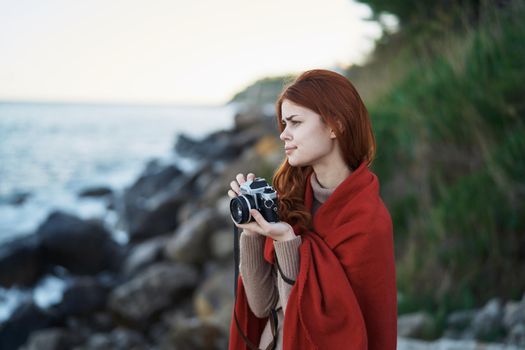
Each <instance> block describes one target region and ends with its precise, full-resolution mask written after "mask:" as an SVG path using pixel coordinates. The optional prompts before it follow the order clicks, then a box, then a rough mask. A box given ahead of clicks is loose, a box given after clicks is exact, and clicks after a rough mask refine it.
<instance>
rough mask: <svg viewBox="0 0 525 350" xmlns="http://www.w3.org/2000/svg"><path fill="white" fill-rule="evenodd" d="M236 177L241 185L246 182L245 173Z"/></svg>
mask: <svg viewBox="0 0 525 350" xmlns="http://www.w3.org/2000/svg"><path fill="white" fill-rule="evenodd" d="M235 178H236V179H237V182H238V183H239V185H242V184H243V183H245V182H246V180H245V179H244V174H237V176H235Z"/></svg>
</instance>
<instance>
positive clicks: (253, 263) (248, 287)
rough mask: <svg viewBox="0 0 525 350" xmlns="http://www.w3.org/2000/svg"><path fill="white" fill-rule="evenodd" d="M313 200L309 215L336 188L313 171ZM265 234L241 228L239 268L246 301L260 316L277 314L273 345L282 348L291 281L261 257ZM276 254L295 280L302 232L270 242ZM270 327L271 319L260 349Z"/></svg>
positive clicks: (268, 339) (267, 339)
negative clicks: (247, 232) (248, 232)
mask: <svg viewBox="0 0 525 350" xmlns="http://www.w3.org/2000/svg"><path fill="white" fill-rule="evenodd" d="M310 179H311V181H310V183H311V185H312V189H313V194H314V203H313V207H312V215H314V214H315V212H316V211H317V209H318V208H319V207H320V206H321V204H323V203H324V202H325V201H326V199H327V198H328V197H329V196H330V195H331V194H332V193H333V192H334V190H335V188H323V187H322V186H321V185H320V184H319V182H318V181H317V177H316V176H315V173H313V174H312V176H311V177H310ZM265 239H266V237H265V236H262V235H257V236H247V235H245V234H244V232H242V233H241V237H240V263H239V271H240V274H241V278H242V281H243V284H244V288H245V291H246V297H247V299H248V305H249V306H250V309H251V310H252V312H253V313H254V314H255V316H257V317H259V318H263V317H266V316H268V315H269V314H270V310H271V309H272V308H275V309H276V310H277V317H278V322H279V323H278V324H279V327H278V337H277V346H276V349H278V350H281V349H282V346H283V338H282V329H283V322H284V314H285V312H286V304H287V302H288V297H289V295H290V291H291V290H292V287H293V285H290V284H288V283H287V282H285V281H284V279H283V278H282V277H281V275H280V273H279V272H277V271H276V269H275V268H274V267H273V265H271V264H268V263H267V262H266V260H264V242H265ZM273 245H274V248H275V254H276V257H277V260H278V261H279V266H280V267H281V270H282V272H283V274H284V275H285V277H287V278H288V279H291V280H293V281H295V280H296V279H297V275H298V274H299V265H300V264H299V263H300V261H299V247H300V245H301V236H297V237H295V238H293V239H291V240H289V241H284V242H278V241H274V242H273ZM272 339H273V336H272V330H271V327H270V320H268V323H267V324H266V327H265V328H264V330H263V333H262V335H261V339H260V342H259V349H265V348H266V347H267V346H268V345H269V344H270V343H271V341H272Z"/></svg>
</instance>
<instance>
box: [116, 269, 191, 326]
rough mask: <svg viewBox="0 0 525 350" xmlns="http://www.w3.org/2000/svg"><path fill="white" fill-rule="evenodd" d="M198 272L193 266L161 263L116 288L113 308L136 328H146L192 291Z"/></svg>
mask: <svg viewBox="0 0 525 350" xmlns="http://www.w3.org/2000/svg"><path fill="white" fill-rule="evenodd" d="M197 283H198V273H197V271H196V269H195V268H193V267H192V266H190V265H184V264H173V263H158V264H155V265H152V266H149V267H148V268H147V269H145V270H144V271H143V272H141V273H139V274H138V275H137V276H136V277H134V278H133V279H132V280H130V281H129V282H126V283H125V284H123V285H120V286H119V287H117V288H116V289H114V290H113V291H112V292H111V294H110V297H109V307H110V309H111V310H112V311H113V312H114V313H116V314H117V315H119V316H120V317H122V318H123V319H124V320H126V321H129V322H130V323H132V324H133V325H135V326H137V327H144V326H146V325H147V324H148V321H149V320H150V319H152V318H153V317H154V316H156V315H157V314H158V313H159V312H160V311H162V310H165V309H167V308H169V307H170V306H172V305H173V304H175V303H176V301H177V300H178V299H181V298H183V297H184V296H185V295H186V294H188V293H190V292H191V291H193V289H194V288H195V287H196V286H197Z"/></svg>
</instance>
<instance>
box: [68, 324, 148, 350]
mask: <svg viewBox="0 0 525 350" xmlns="http://www.w3.org/2000/svg"><path fill="white" fill-rule="evenodd" d="M147 349H148V350H149V349H151V347H150V346H149V345H148V344H147V342H146V340H145V339H144V337H143V336H142V335H141V334H140V333H139V332H137V331H133V330H129V329H124V328H117V329H115V330H113V331H112V332H110V333H95V334H93V335H92V336H90V337H89V339H88V340H87V341H86V342H85V343H84V344H82V345H80V346H77V347H75V348H74V350H147Z"/></svg>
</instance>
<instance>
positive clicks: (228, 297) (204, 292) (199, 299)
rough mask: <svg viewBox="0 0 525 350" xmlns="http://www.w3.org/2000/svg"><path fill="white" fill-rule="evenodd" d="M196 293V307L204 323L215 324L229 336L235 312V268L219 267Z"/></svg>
mask: <svg viewBox="0 0 525 350" xmlns="http://www.w3.org/2000/svg"><path fill="white" fill-rule="evenodd" d="M208 275H209V277H208V278H207V279H206V280H205V281H204V283H202V284H201V285H200V286H199V288H198V289H197V291H196V292H195V297H194V305H195V311H196V314H197V317H198V318H199V320H201V321H202V322H205V323H208V324H213V325H215V326H216V327H218V328H220V329H221V331H222V332H223V333H224V334H229V327H230V321H231V316H232V310H233V279H234V266H233V264H230V265H228V266H226V267H217V268H214V269H213V270H212V271H210V272H208Z"/></svg>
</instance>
